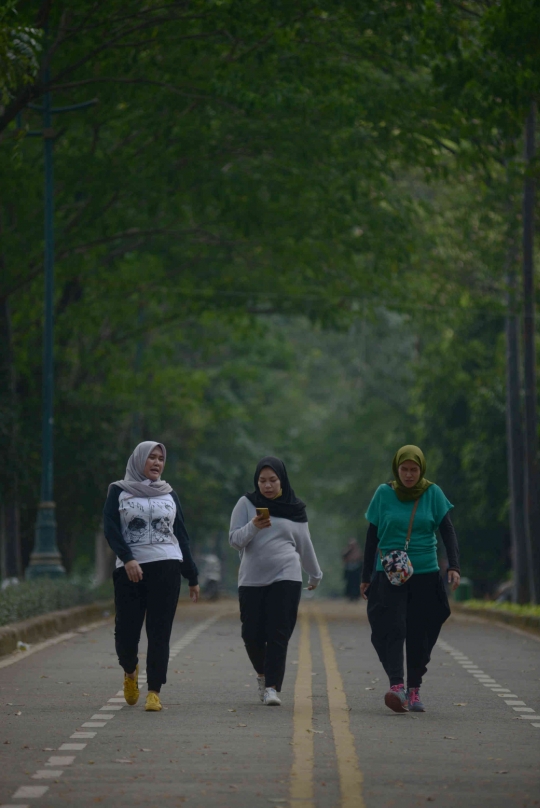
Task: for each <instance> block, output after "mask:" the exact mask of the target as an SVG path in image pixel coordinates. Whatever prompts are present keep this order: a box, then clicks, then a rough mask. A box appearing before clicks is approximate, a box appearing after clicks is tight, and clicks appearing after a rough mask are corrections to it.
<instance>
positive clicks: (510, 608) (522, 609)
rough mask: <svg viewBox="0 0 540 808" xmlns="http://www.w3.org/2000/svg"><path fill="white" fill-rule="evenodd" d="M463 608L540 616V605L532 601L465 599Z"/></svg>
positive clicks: (522, 615) (523, 615) (524, 615)
mask: <svg viewBox="0 0 540 808" xmlns="http://www.w3.org/2000/svg"><path fill="white" fill-rule="evenodd" d="M463 608H465V609H474V610H476V609H496V610H497V611H499V612H507V613H509V614H517V615H519V616H520V617H540V606H538V605H536V606H535V605H533V604H532V603H527V604H519V603H498V602H497V601H496V600H467V601H465V603H464V604H463Z"/></svg>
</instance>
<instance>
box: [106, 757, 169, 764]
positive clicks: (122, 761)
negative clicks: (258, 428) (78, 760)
mask: <svg viewBox="0 0 540 808" xmlns="http://www.w3.org/2000/svg"><path fill="white" fill-rule="evenodd" d="M114 762H115V763H133V761H132V760H124V759H123V758H116V760H115V761H114ZM92 763H93V761H92ZM171 763H172V761H171Z"/></svg>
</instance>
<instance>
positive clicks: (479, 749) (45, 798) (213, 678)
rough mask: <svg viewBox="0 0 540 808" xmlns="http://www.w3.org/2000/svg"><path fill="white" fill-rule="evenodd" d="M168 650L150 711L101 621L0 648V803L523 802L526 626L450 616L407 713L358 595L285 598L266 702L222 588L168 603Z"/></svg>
mask: <svg viewBox="0 0 540 808" xmlns="http://www.w3.org/2000/svg"><path fill="white" fill-rule="evenodd" d="M142 650H143V651H144V647H143V648H142ZM172 653H173V654H174V656H173V657H172V659H171V663H170V669H169V682H168V684H167V685H166V686H165V687H164V688H163V691H162V701H163V704H164V705H165V709H164V710H163V711H162V712H161V713H145V712H144V698H141V699H140V701H139V704H138V705H137V706H136V707H128V706H127V705H125V703H123V700H122V698H121V693H120V691H121V687H122V675H121V671H120V669H119V667H118V665H117V661H116V658H115V654H114V645H113V638H112V623H111V622H108V623H106V624H104V625H100V626H99V627H97V628H94V629H93V630H90V631H80V632H75V633H74V635H73V636H71V637H69V638H66V639H64V640H63V641H61V642H56V643H54V644H48V645H46V647H44V648H42V649H41V650H38V651H37V652H35V653H31V654H29V655H25V654H20V655H19V656H18V657H17V658H16V659H17V661H13V659H15V657H14V658H13V659H12V658H9V659H7V660H5V659H4V660H0V705H1V706H0V716H1V718H0V806H2V807H3V808H6V806H15V805H16V806H18V808H21V806H36V808H59V806H77V808H79V806H95V805H102V806H111V808H112V806H114V807H115V808H123V806H152V807H153V806H155V807H156V808H158V807H159V808H168V807H169V806H171V808H172V806H184V805H185V806H186V808H233V806H234V808H244V807H245V808H248V807H249V808H257V807H258V806H261V807H262V806H270V805H276V806H280V805H281V806H288V805H290V806H294V808H315V806H316V807H317V808H333V807H334V806H336V808H362V807H363V806H366V807H367V808H385V807H386V806H388V808H390V806H396V808H412V806H424V805H427V804H428V803H433V804H434V805H435V806H437V805H438V806H444V807H445V808H446V807H447V806H448V807H449V806H462V807H463V806H465V808H469V806H470V807H471V808H484V806H485V807H486V808H487V806H489V807H490V808H499V806H500V808H508V806H533V805H540V641H539V640H538V639H536V638H535V637H532V636H530V635H526V634H524V633H520V632H518V631H515V630H511V629H508V628H502V627H498V626H495V625H493V624H490V623H485V622H482V621H478V620H474V619H463V618H451V619H450V620H449V621H448V623H447V624H446V626H445V627H444V629H443V633H442V635H441V641H440V643H439V645H438V646H437V648H436V649H435V652H434V655H433V659H432V662H431V666H430V670H429V673H428V676H427V677H426V682H425V684H424V687H423V688H422V692H423V698H424V701H425V703H426V706H427V712H426V713H424V714H419V715H413V714H408V715H395V714H393V713H391V712H390V711H389V710H388V709H387V708H386V707H385V706H384V704H383V695H384V692H385V690H386V681H385V677H384V674H383V672H382V670H381V668H380V665H379V662H378V660H377V658H376V656H375V652H374V651H373V649H372V646H371V643H370V641H369V627H368V624H367V621H366V617H365V610H364V607H363V605H359V606H356V605H349V604H346V603H343V602H336V601H325V600H319V599H314V600H311V601H306V602H305V603H304V604H303V605H302V609H301V617H300V620H299V624H298V626H297V628H296V631H295V634H294V637H293V640H292V642H291V647H290V654H289V664H288V670H287V675H286V678H285V685H284V690H283V693H282V698H283V705H282V707H274V708H270V707H264V706H263V705H261V704H260V702H259V701H258V698H257V687H256V681H255V677H254V675H253V672H252V670H251V668H250V665H249V663H248V659H247V656H246V654H245V651H244V649H243V645H242V641H241V639H240V631H239V619H238V611H237V607H236V603H235V602H234V601H223V602H220V603H218V604H217V605H209V604H199V605H197V606H193V605H191V604H188V603H185V602H182V603H181V605H180V607H179V609H178V613H177V619H176V622H175V625H174V631H173V638H172ZM142 661H143V662H144V656H143V657H142Z"/></svg>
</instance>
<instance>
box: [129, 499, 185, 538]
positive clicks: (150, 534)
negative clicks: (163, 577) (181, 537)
mask: <svg viewBox="0 0 540 808" xmlns="http://www.w3.org/2000/svg"><path fill="white" fill-rule="evenodd" d="M119 509H120V521H121V523H122V533H123V534H124V539H125V540H126V543H127V544H129V545H134V544H137V545H141V544H177V543H178V542H177V541H176V538H175V536H174V533H173V525H174V520H175V518H176V505H175V504H174V500H173V498H172V497H171V496H170V494H166V495H165V496H163V497H151V498H149V499H143V498H141V497H123V496H122V495H121V496H120V501H119Z"/></svg>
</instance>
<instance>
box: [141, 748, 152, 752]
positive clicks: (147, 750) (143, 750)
mask: <svg viewBox="0 0 540 808" xmlns="http://www.w3.org/2000/svg"><path fill="white" fill-rule="evenodd" d="M151 751H152V750H151V749H141V752H151Z"/></svg>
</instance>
